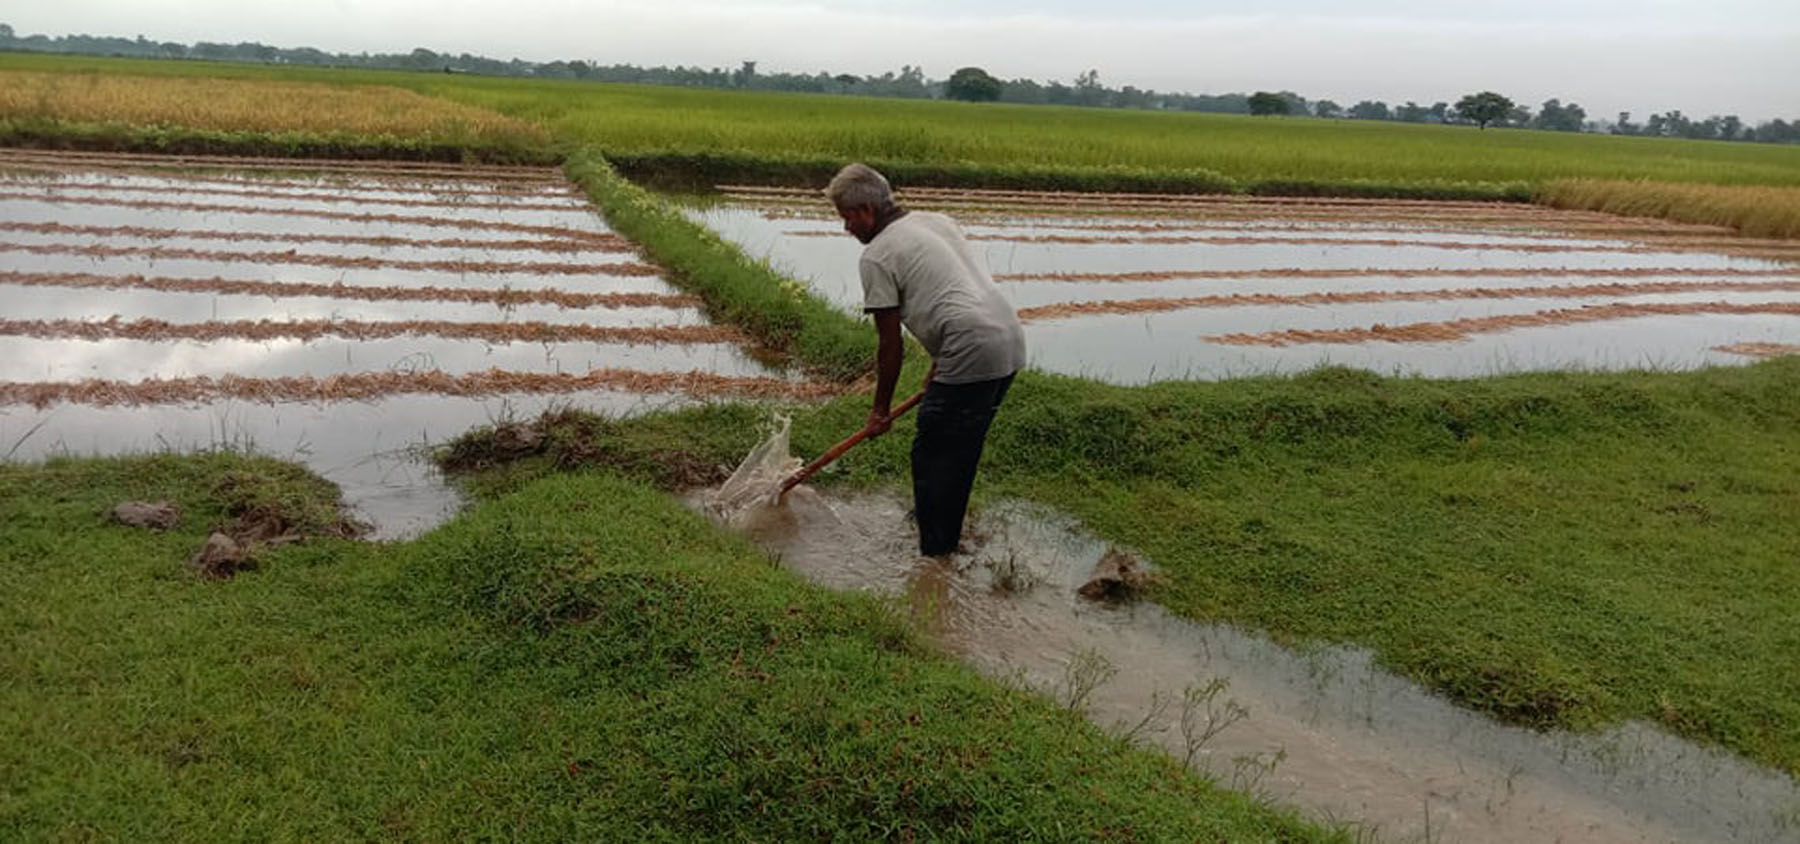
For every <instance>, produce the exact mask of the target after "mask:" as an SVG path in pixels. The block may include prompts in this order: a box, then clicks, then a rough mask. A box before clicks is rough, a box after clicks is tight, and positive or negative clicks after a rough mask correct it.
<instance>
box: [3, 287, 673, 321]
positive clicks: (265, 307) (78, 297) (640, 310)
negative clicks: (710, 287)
mask: <svg viewBox="0 0 1800 844" xmlns="http://www.w3.org/2000/svg"><path fill="white" fill-rule="evenodd" d="M93 298H103V299H104V301H103V302H94V301H91V299H93ZM0 301H3V302H5V303H6V307H5V309H4V313H5V316H6V318H7V319H90V320H91V319H106V318H110V317H114V316H116V317H118V318H119V319H121V320H127V321H129V320H136V319H161V320H167V321H170V322H205V321H216V320H227V321H229V320H257V319H272V320H315V319H331V320H354V321H366V322H377V321H384V322H385V321H405V320H464V321H467V322H545V323H552V324H568V325H597V326H650V325H662V326H674V325H702V324H704V323H705V322H706V319H705V317H704V316H703V315H702V314H701V313H700V311H699V310H698V309H695V308H664V307H621V308H605V307H595V308H562V307H557V306H556V305H545V304H519V305H506V306H502V305H495V304H488V303H465V302H431V301H423V302H419V301H405V300H400V301H373V302H371V301H360V300H350V299H334V298H330V297H324V296H282V297H279V298H277V297H270V296H244V295H235V294H214V293H178V292H164V291H158V290H131V289H125V290H106V291H104V292H94V291H80V292H75V291H71V290H69V289H67V288H59V287H21V286H17V285H9V284H6V283H5V282H4V280H3V279H0Z"/></svg>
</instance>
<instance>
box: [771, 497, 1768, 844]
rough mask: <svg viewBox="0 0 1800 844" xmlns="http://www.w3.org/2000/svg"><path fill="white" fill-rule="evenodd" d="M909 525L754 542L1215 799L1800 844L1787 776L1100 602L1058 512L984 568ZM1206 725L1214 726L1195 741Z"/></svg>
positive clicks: (804, 526) (1318, 653)
mask: <svg viewBox="0 0 1800 844" xmlns="http://www.w3.org/2000/svg"><path fill="white" fill-rule="evenodd" d="M904 509H905V507H904V504H903V503H902V502H900V501H898V500H895V499H893V498H889V497H885V496H882V495H859V496H853V497H842V498H840V497H830V498H827V497H822V496H820V495H819V494H817V493H815V492H813V491H812V490H810V489H808V488H805V487H802V488H801V490H799V491H798V492H797V493H796V494H795V495H794V496H791V497H790V505H789V506H788V507H786V508H783V509H779V510H763V511H760V512H758V513H757V514H756V515H755V518H752V519H750V520H748V523H747V525H746V526H745V530H746V531H747V532H748V533H749V534H750V535H751V537H752V538H754V539H755V540H757V541H758V542H760V543H761V544H763V545H764V546H765V547H767V548H768V549H769V551H770V552H771V553H772V554H773V555H775V556H777V557H778V558H779V559H780V560H781V561H782V563H783V564H784V565H786V566H788V567H790V568H792V569H794V570H796V571H798V572H799V573H801V574H802V575H804V576H806V577H807V578H809V579H811V580H813V581H815V582H817V583H820V584H822V585H825V586H828V587H831V588H834V589H841V590H861V591H869V592H873V593H876V594H880V595H886V596H892V597H895V598H897V599H900V601H901V604H902V605H903V606H905V607H907V608H908V609H909V612H911V613H912V614H913V615H914V617H915V618H916V619H918V620H919V621H920V622H921V624H922V625H923V626H924V627H925V628H926V629H928V630H929V631H931V632H932V633H933V634H935V636H936V637H937V638H938V639H939V640H940V641H941V642H942V643H943V644H944V645H945V646H946V647H947V648H948V649H950V650H951V651H953V652H954V653H956V654H958V655H959V656H961V657H962V658H963V659H965V660H966V661H968V662H969V663H971V664H972V665H974V666H975V667H977V668H978V669H980V670H981V671H983V672H984V673H986V674H988V675H989V676H991V677H994V678H997V679H1000V680H1002V681H1016V682H1022V683H1024V684H1026V685H1028V686H1030V687H1032V688H1035V689H1038V690H1040V691H1042V692H1044V693H1046V694H1048V695H1050V696H1052V697H1054V698H1057V699H1058V700H1062V701H1065V702H1066V701H1068V700H1071V699H1077V698H1080V699H1083V700H1084V703H1083V706H1084V708H1085V709H1086V711H1087V714H1088V715H1089V717H1090V718H1091V719H1092V720H1093V721H1095V722H1096V723H1098V724H1100V725H1101V726H1104V727H1108V728H1111V729H1113V730H1115V731H1117V732H1120V733H1132V732H1134V731H1135V735H1136V737H1137V738H1138V739H1139V740H1140V741H1143V742H1145V743H1147V744H1150V745H1152V746H1156V747H1160V748H1162V749H1163V750H1165V751H1166V752H1168V753H1169V754H1171V755H1172V756H1174V757H1175V758H1176V759H1179V760H1184V761H1191V764H1192V765H1193V766H1194V767H1195V768H1196V769H1198V770H1200V771H1202V772H1204V773H1206V774H1208V775H1210V776H1211V777H1213V778H1214V779H1215V780H1217V781H1218V782H1220V783H1221V784H1224V785H1228V786H1231V787H1234V788H1239V789H1244V790H1248V791H1251V792H1254V793H1257V794H1261V795H1264V796H1267V797H1269V798H1271V799H1273V800H1275V801H1278V802H1280V803H1284V804H1288V805H1292V806H1295V807H1298V808H1300V809H1301V810H1303V811H1304V812H1305V813H1307V814H1308V815H1310V816H1312V817H1314V818H1317V819H1320V820H1325V821H1328V822H1334V823H1342V822H1350V823H1354V824H1356V825H1358V826H1359V827H1360V828H1362V829H1364V830H1366V831H1368V832H1371V833H1372V834H1373V835H1374V837H1377V838H1380V839H1384V840H1432V841H1463V842H1490V841H1491V842H1515V841H1584V842H1586V841H1595V842H1601V841H1658V842H1662V841H1783V840H1800V788H1797V786H1796V783H1795V782H1794V781H1793V780H1792V779H1790V778H1788V777H1786V776H1784V775H1781V774H1779V773H1777V772H1773V771H1769V770H1765V769H1760V768H1757V767H1755V766H1751V765H1748V764H1746V763H1744V762H1741V761H1739V760H1737V759H1735V758H1734V757H1731V756H1730V755H1728V754H1724V753H1721V752H1717V751H1713V750H1709V749H1705V748H1701V747H1698V746H1695V745H1692V744H1690V743H1687V742H1685V741H1682V740H1680V739H1677V738H1674V737H1671V736H1668V735H1666V734H1664V733H1662V732H1660V731H1658V730H1656V729H1654V728H1652V727H1649V726H1647V725H1642V724H1627V725H1625V726H1621V727H1616V728H1613V729H1611V730H1608V731H1606V732H1604V733H1600V734H1591V735H1590V734H1571V733H1565V732H1550V733H1536V732H1532V731H1528V730H1522V729H1516V728H1512V727H1506V726H1502V725H1499V724H1497V723H1495V722H1493V721H1491V720H1489V719H1486V718H1484V717H1481V716H1479V715H1475V714H1472V713H1469V712H1467V711H1465V710H1461V709H1458V708H1457V707H1455V706H1452V705H1451V704H1449V703H1447V702H1445V701H1444V700H1442V699H1441V698H1438V697H1436V696H1434V695H1432V694H1429V693H1427V692H1425V691H1423V690H1421V689H1419V688H1418V687H1417V686H1414V685H1413V684H1411V683H1409V682H1407V681H1405V680H1403V679H1401V678H1399V677H1397V676H1395V675H1392V674H1390V673H1389V672H1387V671H1385V670H1383V669H1381V668H1379V667H1378V666H1376V665H1375V664H1374V663H1373V662H1372V660H1371V659H1370V656H1369V655H1368V654H1367V653H1365V652H1362V651H1357V650H1351V649H1345V648H1322V649H1318V650H1313V651H1307V652H1296V651H1293V650H1289V649H1286V648H1282V647H1279V646H1277V645H1274V644H1273V643H1271V642H1269V641H1268V640H1266V639H1264V638H1262V637H1260V636H1257V635H1254V634H1250V633H1246V632H1244V631H1241V630H1237V629H1234V628H1231V627H1227V626H1223V625H1208V624H1198V623H1194V622H1190V621H1187V620H1183V619H1179V618H1176V617H1173V616H1171V615H1170V614H1169V613H1167V612H1166V611H1164V610H1162V609H1161V608H1160V607H1158V606H1155V605H1153V604H1147V603H1138V604H1128V605H1124V606H1109V605H1102V604H1095V603H1091V602H1088V601H1085V600H1084V599H1081V598H1079V597H1077V596H1076V594H1075V593H1076V589H1077V587H1079V586H1080V585H1081V584H1082V583H1083V582H1084V581H1085V580H1086V579H1087V577H1088V575H1089V573H1090V572H1091V571H1092V570H1093V567H1094V565H1095V563H1096V562H1097V561H1098V560H1099V559H1100V558H1101V556H1102V555H1104V554H1106V553H1107V552H1108V551H1109V550H1110V549H1109V546H1108V545H1107V544H1106V543H1104V542H1101V541H1098V540H1096V539H1094V538H1092V537H1090V536H1087V535H1085V534H1084V533H1083V532H1081V531H1080V530H1079V528H1078V527H1077V526H1075V525H1074V524H1073V523H1072V522H1071V521H1070V520H1068V519H1066V518H1064V517H1061V516H1059V515H1057V514H1055V513H1053V512H1051V511H1048V510H1046V509H1043V508H1037V507H1033V506H1029V505H1024V504H1018V503H1002V504H999V505H996V506H994V507H992V508H990V509H988V510H987V511H986V512H983V513H981V514H980V515H979V517H978V518H977V519H976V520H975V522H974V524H973V526H972V529H971V531H970V535H971V537H972V539H973V542H972V545H973V547H972V549H971V553H970V554H967V555H959V556H958V557H956V558H954V559H953V561H952V562H951V563H950V564H948V565H945V564H940V563H935V562H930V561H921V560H920V559H919V558H917V557H916V555H915V554H914V550H915V547H916V546H915V544H914V543H915V542H916V539H915V536H914V533H913V531H912V529H911V528H910V527H909V526H908V525H907V524H906V521H905V517H904V515H903V513H904ZM1220 681H1222V682H1223V683H1224V684H1225V685H1224V686H1223V687H1222V688H1217V689H1216V690H1215V691H1214V692H1213V693H1212V694H1211V695H1210V696H1207V695H1206V694H1204V690H1205V689H1207V688H1208V687H1209V686H1211V685H1213V684H1215V683H1217V682H1220ZM1089 686H1091V691H1089V692H1087V693H1086V694H1083V693H1082V690H1083V689H1084V688H1087V687H1089ZM1189 696H1191V699H1192V701H1193V702H1192V703H1191V704H1189V705H1187V706H1184V705H1183V703H1182V701H1183V700H1184V699H1187V698H1188V697H1189ZM1237 709H1241V710H1243V711H1244V712H1245V713H1247V714H1246V715H1244V716H1243V717H1242V718H1241V720H1234V717H1233V715H1232V713H1233V712H1234V711H1235V710H1237ZM1184 712H1186V713H1187V716H1188V717H1187V720H1188V724H1189V727H1188V728H1187V729H1186V730H1184V729H1183V727H1182V721H1183V713H1184ZM1209 724H1211V725H1213V726H1217V727H1219V728H1220V729H1219V731H1218V732H1217V733H1216V735H1212V736H1211V737H1210V738H1204V740H1201V739H1202V737H1203V736H1204V734H1205V733H1206V732H1207V727H1208V725H1209Z"/></svg>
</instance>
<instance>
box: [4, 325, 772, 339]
mask: <svg viewBox="0 0 1800 844" xmlns="http://www.w3.org/2000/svg"><path fill="white" fill-rule="evenodd" d="M0 336H6V337H34V338H38V339H45V340H151V341H166V340H199V341H209V340H226V339H231V340H255V341H263V340H302V341H310V340H317V339H319V338H322V337H339V338H343V339H347V340H383V339H388V338H392V337H441V338H447V339H452V340H482V341H486V342H489V343H569V342H592V343H632V344H655V345H672V344H694V343H739V342H742V341H743V339H744V337H743V335H742V334H740V333H738V331H737V330H736V329H733V328H729V327H727V326H722V325H682V326H646V327H614V326H595V325H565V324H560V323H546V322H445V321H439V320H397V321H390V322H358V321H352V320H296V321H274V320H257V321H254V322H252V321H236V322H187V323H175V322H168V321H166V320H160V319H138V320H131V321H123V320H117V319H111V320H106V321H103V322H93V321H84V320H71V319H56V320H11V319H0Z"/></svg>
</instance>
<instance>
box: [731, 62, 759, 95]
mask: <svg viewBox="0 0 1800 844" xmlns="http://www.w3.org/2000/svg"><path fill="white" fill-rule="evenodd" d="M755 81H756V62H753V61H749V60H745V62H744V63H743V64H742V65H739V66H738V69H737V70H734V71H732V72H731V85H732V87H734V88H748V87H750V85H751V83H753V82H755Z"/></svg>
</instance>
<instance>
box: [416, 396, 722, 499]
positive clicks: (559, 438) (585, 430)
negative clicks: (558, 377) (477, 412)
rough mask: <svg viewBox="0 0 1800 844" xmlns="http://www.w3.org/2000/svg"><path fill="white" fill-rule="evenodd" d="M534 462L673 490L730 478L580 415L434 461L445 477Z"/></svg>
mask: <svg viewBox="0 0 1800 844" xmlns="http://www.w3.org/2000/svg"><path fill="white" fill-rule="evenodd" d="M534 457H541V458H544V459H545V460H547V461H548V463H549V465H550V467H551V468H553V469H554V470H556V471H565V472H566V471H574V470H578V469H591V468H606V469H612V470H615V471H619V472H623V473H625V474H627V475H632V476H634V477H639V478H643V479H645V480H647V481H649V482H651V483H653V484H654V485H656V486H658V487H660V488H663V489H671V490H689V489H697V488H700V487H708V486H713V485H716V484H718V483H720V482H721V481H723V480H725V478H726V477H727V476H728V475H730V474H731V470H730V467H728V466H724V465H722V464H720V463H719V461H717V460H715V459H711V458H709V457H707V456H706V455H704V454H701V453H698V452H695V451H692V450H688V449H683V448H668V447H643V448H640V447H635V446H633V445H632V444H631V443H629V442H628V441H627V440H626V439H625V438H624V436H623V435H622V434H621V432H620V430H619V428H618V426H616V425H615V424H613V423H612V421H610V420H608V419H605V418H604V417H600V416H596V415H594V414H591V413H585V412H582V411H578V410H569V409H564V410H555V411H550V412H547V413H545V414H543V415H542V416H540V417H538V418H537V419H536V420H533V421H529V422H518V421H508V422H500V423H498V424H495V425H493V426H492V427H489V428H484V429H478V430H475V431H471V432H469V433H467V434H464V435H463V436H461V437H458V438H457V439H455V440H453V441H451V442H450V443H449V444H448V445H447V446H445V447H444V448H443V449H441V450H439V451H438V452H437V454H436V455H435V457H434V458H433V459H434V460H435V461H436V463H437V465H438V468H439V469H440V470H442V471H443V472H445V473H446V474H453V475H454V474H474V473H478V472H483V471H486V470H489V469H495V468H499V467H501V466H505V465H507V464H511V463H516V462H519V461H522V460H527V459H530V458H534Z"/></svg>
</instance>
